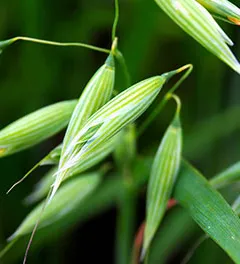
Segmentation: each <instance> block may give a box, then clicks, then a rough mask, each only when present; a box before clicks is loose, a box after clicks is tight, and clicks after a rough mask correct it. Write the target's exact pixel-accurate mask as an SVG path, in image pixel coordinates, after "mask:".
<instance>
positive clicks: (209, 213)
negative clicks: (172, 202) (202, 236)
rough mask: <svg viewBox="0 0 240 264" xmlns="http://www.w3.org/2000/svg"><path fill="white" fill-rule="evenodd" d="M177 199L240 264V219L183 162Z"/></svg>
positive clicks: (197, 174)
mask: <svg viewBox="0 0 240 264" xmlns="http://www.w3.org/2000/svg"><path fill="white" fill-rule="evenodd" d="M174 198H175V199H176V200H177V201H178V202H179V203H180V204H181V205H182V206H183V207H185V208H186V209H187V210H188V212H189V214H190V215H191V216H192V218H193V219H194V220H195V221H196V222H197V224H198V225H199V226H200V227H201V228H202V229H203V230H204V231H205V232H206V234H208V235H209V236H210V237H211V238H212V239H213V240H214V241H215V242H216V243H217V244H218V245H219V246H220V247H222V249H223V250H224V251H225V252H226V253H227V254H228V255H229V256H230V257H231V258H232V259H233V260H234V261H235V262H236V263H240V232H239V230H240V219H239V218H238V216H237V215H236V213H234V211H233V210H232V208H231V207H230V205H228V204H227V202H226V201H225V200H224V199H223V197H222V196H221V195H220V193H218V192H217V191H216V190H214V189H213V187H211V185H210V184H209V182H208V181H207V180H206V179H205V178H204V177H203V176H202V175H201V174H200V173H199V172H198V171H197V170H195V169H194V168H193V167H191V166H190V165H189V164H188V163H186V162H182V165H181V170H180V173H179V176H178V180H177V182H176V187H175V190H174Z"/></svg>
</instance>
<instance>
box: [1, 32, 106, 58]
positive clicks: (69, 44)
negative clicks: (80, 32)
mask: <svg viewBox="0 0 240 264" xmlns="http://www.w3.org/2000/svg"><path fill="white" fill-rule="evenodd" d="M19 40H23V41H28V42H34V43H38V44H44V45H52V46H61V47H83V48H87V49H91V50H95V51H99V52H103V53H107V54H109V53H110V52H111V51H110V50H109V49H104V48H99V47H96V46H93V45H89V44H85V43H78V42H57V41H49V40H44V39H37V38H30V37H23V36H19V37H15V38H12V39H10V40H7V41H4V42H5V43H7V44H8V45H10V44H12V43H14V42H16V41H19Z"/></svg>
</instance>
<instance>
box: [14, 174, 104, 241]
mask: <svg viewBox="0 0 240 264" xmlns="http://www.w3.org/2000/svg"><path fill="white" fill-rule="evenodd" d="M100 179H101V173H100V172H94V173H88V174H86V175H82V176H81V177H77V178H74V179H73V180H71V181H69V182H68V183H66V184H65V185H64V186H63V187H62V188H61V189H60V190H59V192H58V193H57V194H56V196H55V197H54V198H53V200H52V202H51V204H48V205H47V206H46V208H45V210H44V212H43V214H42V216H41V222H40V225H39V227H40V228H42V227H46V226H48V225H50V224H52V223H54V222H55V221H58V220H60V219H61V218H62V217H63V216H65V215H66V214H68V213H69V212H70V211H72V210H77V208H78V207H79V205H80V204H81V203H82V202H83V201H84V199H85V198H86V197H87V196H88V195H89V194H90V193H91V192H92V191H93V190H94V189H95V188H96V187H97V185H98V184H99V183H100ZM43 205H44V201H43V202H42V203H40V204H39V205H38V206H37V207H35V208H34V209H33V210H32V211H31V212H30V213H29V214H28V215H27V217H26V218H25V219H24V220H23V222H22V224H21V225H20V226H19V228H18V229H17V230H16V232H15V233H14V234H13V235H12V236H11V237H10V239H9V240H13V239H15V238H17V237H19V236H23V235H25V234H29V233H31V232H32V230H33V228H34V226H35V224H36V222H37V220H38V218H39V216H40V214H41V211H42V208H43Z"/></svg>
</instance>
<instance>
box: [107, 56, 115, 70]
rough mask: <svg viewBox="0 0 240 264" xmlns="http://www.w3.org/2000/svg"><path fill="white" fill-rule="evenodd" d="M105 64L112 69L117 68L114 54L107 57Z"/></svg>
mask: <svg viewBox="0 0 240 264" xmlns="http://www.w3.org/2000/svg"><path fill="white" fill-rule="evenodd" d="M105 64H106V65H107V66H108V67H110V68H114V66H115V62H114V56H113V54H112V53H110V54H109V56H108V57H107V59H106V61H105Z"/></svg>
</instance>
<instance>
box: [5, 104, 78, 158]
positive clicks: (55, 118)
mask: <svg viewBox="0 0 240 264" xmlns="http://www.w3.org/2000/svg"><path fill="white" fill-rule="evenodd" d="M76 103H77V101H76V100H72V101H64V102H59V103H56V104H53V105H50V106H47V107H44V108H42V109H40V110H37V111H35V112H33V113H31V114H29V115H27V116H24V117H22V118H20V119H18V120H17V121H15V122H13V123H12V124H10V125H8V126H7V127H5V128H3V129H2V130H1V131H0V157H3V156H7V155H10V154H13V153H15V152H18V151H21V150H24V149H26V148H29V147H32V146H34V145H36V144H37V143H40V142H41V141H43V140H45V139H47V138H49V137H51V136H53V135H54V134H56V133H57V132H59V131H60V130H62V129H63V128H64V127H65V126H66V125H67V124H68V122H69V119H70V117H71V114H72V112H73V109H74V107H75V106H76Z"/></svg>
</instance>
